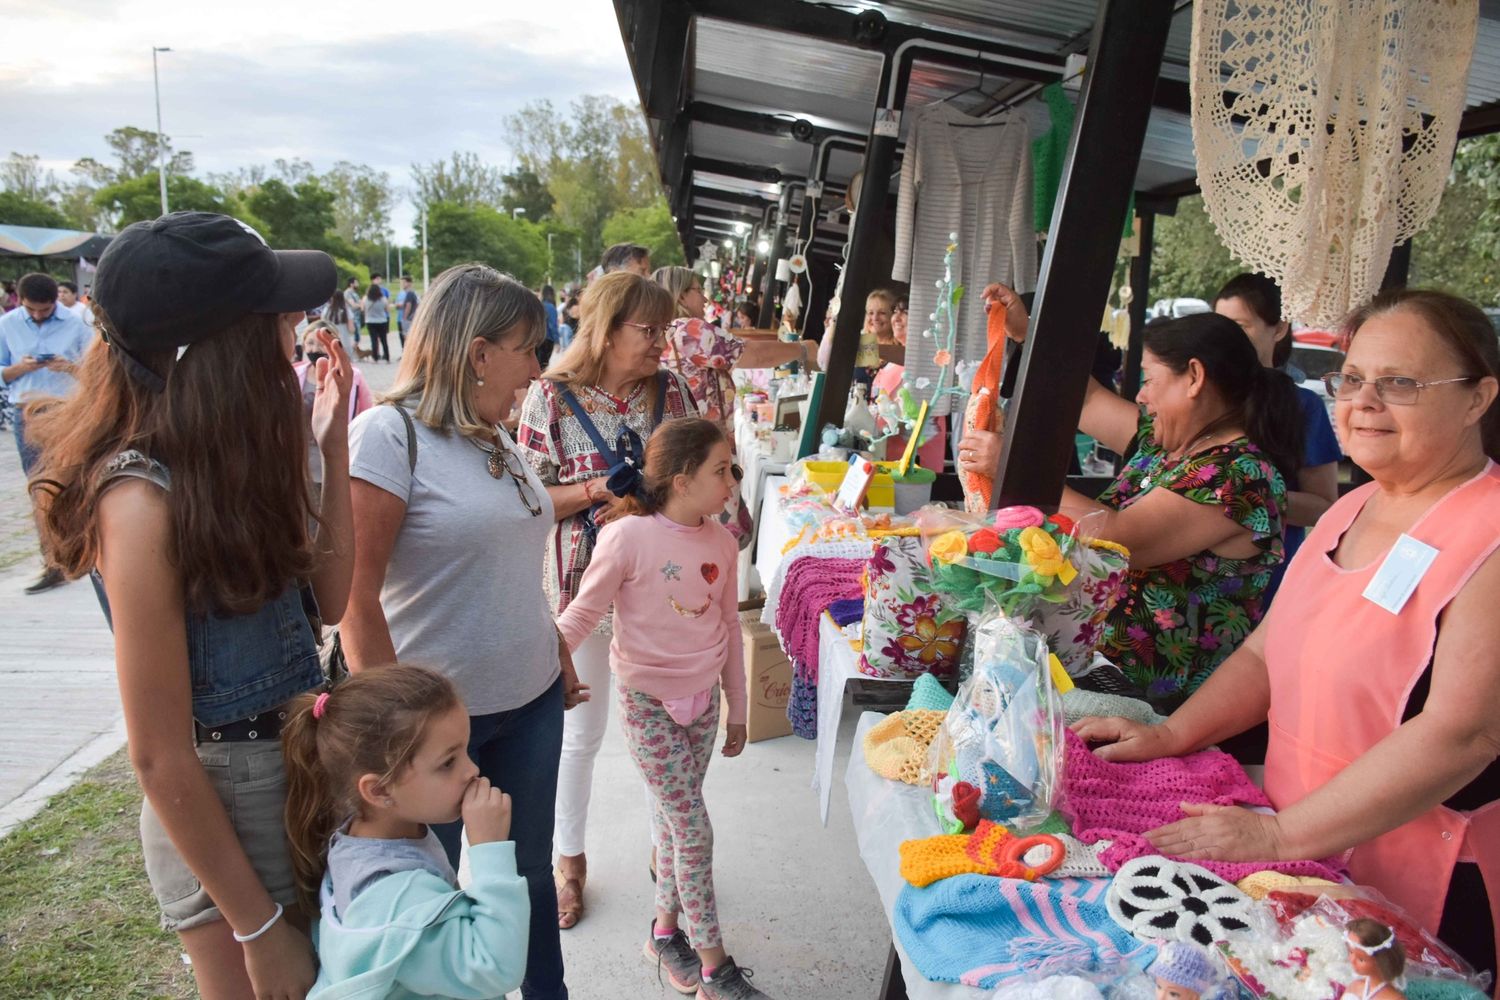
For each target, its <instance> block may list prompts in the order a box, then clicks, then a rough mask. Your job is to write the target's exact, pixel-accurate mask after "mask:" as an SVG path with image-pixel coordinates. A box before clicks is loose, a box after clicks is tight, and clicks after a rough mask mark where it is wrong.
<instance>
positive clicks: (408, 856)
mask: <svg viewBox="0 0 1500 1000" xmlns="http://www.w3.org/2000/svg"><path fill="white" fill-rule="evenodd" d="M407 871H429V872H432V874H434V875H436V876H437V877H438V878H440V879H442V880H443V881H444V882H447V883H448V884H449V885H451V886H453V887H454V888H455V889H456V888H458V878H457V877H456V876H455V875H454V874H453V866H452V865H450V864H449V863H448V855H446V854H444V853H443V845H442V844H440V843H438V839H437V834H435V833H433V832H432V829H431V828H430V827H429V828H428V830H427V833H426V835H425V836H423V837H422V838H421V839H419V840H383V839H380V838H378V837H355V836H352V835H351V834H350V833H349V824H348V823H345V824H344V825H343V826H341V827H339V829H338V832H337V833H335V834H334V835H333V840H332V842H330V843H329V845H328V880H329V881H330V882H332V883H333V908H334V912H336V913H337V914H338V915H339V916H340V917H343V916H344V915H345V914H346V913H348V912H349V904H350V903H352V902H354V897H355V896H358V895H359V894H360V893H361V892H364V891H365V890H366V889H368V888H369V887H370V886H372V885H374V884H375V883H376V882H378V881H380V880H381V879H382V878H384V877H385V876H387V875H394V874H396V873H397V872H407Z"/></svg>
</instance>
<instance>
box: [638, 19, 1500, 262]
mask: <svg viewBox="0 0 1500 1000" xmlns="http://www.w3.org/2000/svg"><path fill="white" fill-rule="evenodd" d="M1166 2H1170V3H1171V4H1172V7H1173V11H1172V19H1171V25H1170V28H1169V33H1168V36H1167V40H1166V45H1165V50H1164V52H1163V56H1162V61H1161V67H1160V71H1159V81H1158V84H1157V88H1156V93H1155V95H1154V98H1153V102H1152V103H1153V107H1152V110H1151V116H1150V119H1149V121H1148V124H1147V130H1146V143H1145V147H1144V149H1143V151H1142V155H1141V160H1140V164H1139V167H1138V169H1137V171H1136V175H1135V190H1136V191H1137V192H1138V193H1139V194H1141V195H1145V196H1148V197H1149V196H1153V195H1154V196H1157V197H1163V198H1176V197H1179V196H1181V195H1182V194H1186V193H1190V192H1192V191H1194V190H1195V189H1196V184H1195V180H1194V178H1195V173H1196V171H1195V167H1194V158H1193V142H1192V129H1191V126H1190V123H1189V119H1188V88H1187V79H1188V58H1189V48H1190V42H1191V37H1190V36H1191V24H1192V4H1191V2H1190V0H1166ZM616 8H617V12H618V14H619V18H620V22H621V27H622V31H623V32H624V34H625V38H626V47H627V51H628V52H629V53H630V56H631V65H632V68H633V70H634V73H635V77H636V81H637V84H638V86H639V89H640V91H641V95H642V102H643V104H644V105H645V106H646V108H647V114H648V118H649V119H650V122H651V131H652V135H653V139H654V140H655V144H656V151H657V156H658V162H659V164H660V167H661V174H662V178H663V183H664V186H665V187H666V189H667V193H668V197H669V200H670V202H671V205H672V208H673V213H674V215H675V217H676V218H677V220H678V223H679V231H680V233H681V235H682V238H683V242H684V244H685V245H686V246H689V247H692V246H694V245H696V244H698V243H700V242H701V241H702V240H704V239H718V238H722V237H723V236H724V235H726V234H729V233H732V232H733V226H734V223H735V222H740V221H743V222H747V223H752V224H760V223H761V222H762V220H763V216H764V213H765V211H766V209H767V207H768V206H770V205H772V204H774V203H775V201H776V200H777V197H778V195H779V193H780V188H781V186H783V185H787V184H799V183H802V182H805V181H806V180H808V179H809V178H810V177H812V178H814V179H817V180H822V181H824V182H826V184H825V187H824V191H823V199H822V201H821V202H820V203H819V208H820V209H821V210H822V211H823V212H824V213H825V218H824V219H822V220H820V222H819V226H818V228H817V230H816V234H815V238H814V239H813V242H812V244H811V246H810V247H809V250H810V252H811V253H814V254H819V253H822V254H830V255H831V254H834V253H836V252H837V251H838V248H839V247H841V246H842V245H843V243H844V241H845V239H846V238H847V230H846V229H845V226H844V221H843V220H842V219H841V218H838V217H835V218H832V219H829V218H826V213H827V212H828V210H829V209H830V208H833V209H836V208H837V206H839V205H841V204H842V193H843V189H844V187H845V186H846V185H847V184H848V183H849V180H850V178H851V177H852V176H853V175H854V173H855V172H856V171H857V170H859V168H860V165H861V163H862V161H863V156H864V140H865V135H866V134H867V133H868V131H869V128H870V121H871V117H872V115H873V112H874V110H875V107H876V106H877V103H882V102H881V101H880V95H879V89H880V81H881V69H882V62H883V58H882V54H883V50H885V49H888V48H889V47H890V42H891V41H892V40H893V39H894V40H896V44H897V45H899V44H901V42H903V41H908V40H910V39H915V38H920V37H923V36H929V37H932V38H934V39H937V40H939V44H942V43H949V44H951V43H953V42H955V41H956V42H959V43H960V45H967V46H968V49H967V53H965V52H964V51H963V50H962V49H960V51H959V52H954V53H939V52H936V51H930V50H926V49H924V50H923V52H922V54H921V55H919V56H918V57H917V58H916V59H915V61H914V62H913V64H912V66H911V69H910V79H909V83H907V84H906V94H905V105H906V106H907V107H915V106H918V105H922V104H927V103H931V102H933V101H937V100H940V99H943V98H945V97H948V96H950V95H953V94H957V93H959V92H960V91H965V90H968V89H970V88H975V87H982V93H981V92H978V91H976V92H972V93H969V94H967V95H966V96H961V97H958V98H956V99H955V101H954V103H955V105H956V106H958V107H960V108H962V109H964V110H966V111H969V112H971V113H975V114H981V113H984V112H986V111H988V110H990V109H993V108H995V107H997V106H999V105H1000V104H1004V103H1012V102H1014V103H1013V104H1012V106H1014V107H1017V108H1019V109H1021V110H1023V111H1024V112H1025V113H1026V115H1027V116H1028V118H1029V119H1030V120H1031V124H1032V133H1033V134H1038V133H1039V132H1041V131H1042V130H1044V129H1045V128H1046V127H1047V122H1048V117H1047V110H1046V106H1045V105H1044V104H1042V103H1041V101H1040V100H1039V99H1038V98H1037V97H1036V94H1037V92H1038V91H1039V90H1040V88H1041V86H1042V85H1043V84H1044V83H1045V82H1047V81H1049V80H1054V79H1060V78H1061V76H1062V75H1063V72H1064V64H1065V61H1066V58H1067V56H1068V55H1069V54H1070V53H1086V52H1087V48H1088V42H1089V36H1090V33H1091V31H1092V29H1093V26H1094V22H1095V17H1096V14H1097V13H1098V4H1097V3H1096V2H1095V0H901V2H878V3H870V2H858V3H854V4H850V5H847V6H844V5H840V6H837V7H835V6H832V5H828V4H823V3H814V2H808V0H748V2H747V0H676V2H674V0H654V2H653V0H617V2H616ZM674 22H675V23H674ZM678 38H680V42H679V43H678V44H677V45H676V46H675V47H674V51H673V52H672V53H665V52H660V51H654V49H655V45H656V43H657V39H666V40H675V39H678ZM646 48H652V49H653V52H652V57H653V58H652V59H651V61H649V62H647V61H645V60H643V58H642V56H643V55H645V54H646V53H645V52H644V51H643V50H644V49H646ZM981 51H985V52H988V53H989V54H990V55H991V56H992V57H993V58H990V59H986V60H985V64H984V68H983V71H982V73H981V72H980V71H979V70H978V69H976V68H975V64H976V62H977V60H976V59H975V58H973V57H974V56H977V55H978V54H979V53H980V52H981ZM965 55H967V56H968V58H964V57H965ZM675 59H680V63H677V64H676V65H674V64H673V62H674V60H675ZM1023 64H1024V65H1023ZM674 85H675V86H674ZM666 91H673V93H666ZM986 95H990V96H986ZM1467 107H1468V114H1467V115H1466V116H1465V119H1464V123H1463V127H1462V129H1461V132H1460V134H1461V135H1475V134H1481V133H1485V132H1491V131H1496V130H1500V0H1483V2H1482V3H1481V19H1480V25H1479V37H1478V40H1477V42H1476V45H1475V54H1474V59H1473V63H1472V65H1471V67H1470V71H1469V90H1468V101H1467ZM830 139H834V140H837V139H844V140H847V141H846V142H838V143H836V144H835V145H834V146H833V148H832V149H831V151H830V152H829V154H828V156H827V161H826V169H824V170H823V171H822V172H821V176H815V175H818V174H819V171H818V163H817V154H818V151H819V146H820V145H821V144H823V143H824V142H825V141H827V140H830ZM809 207H810V206H809ZM790 209H791V213H792V217H793V220H794V222H795V221H797V220H798V219H799V217H800V213H801V211H802V210H803V205H802V202H801V200H800V199H795V198H794V199H793V200H792V203H791V205H790Z"/></svg>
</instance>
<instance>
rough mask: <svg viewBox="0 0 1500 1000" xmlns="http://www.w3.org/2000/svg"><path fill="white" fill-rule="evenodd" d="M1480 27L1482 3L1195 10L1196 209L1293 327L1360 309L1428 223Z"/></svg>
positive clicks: (1319, 0) (1291, 3)
mask: <svg viewBox="0 0 1500 1000" xmlns="http://www.w3.org/2000/svg"><path fill="white" fill-rule="evenodd" d="M1478 16H1479V4H1478V0H1196V2H1195V3H1194V4H1193V48H1192V66H1193V74H1192V119H1193V146H1194V150H1195V152H1196V155H1197V160H1198V185H1199V187H1200V188H1202V190H1203V203H1204V206H1205V207H1206V208H1207V210H1208V214H1209V217H1210V218H1211V219H1212V220H1213V223H1214V227H1215V228H1216V229H1217V230H1218V233H1219V238H1220V239H1221V240H1223V241H1224V244H1225V246H1227V247H1228V248H1229V250H1230V252H1231V253H1232V254H1233V255H1234V256H1235V257H1236V258H1238V259H1239V260H1240V261H1242V262H1243V263H1244V264H1246V265H1248V266H1249V267H1251V268H1252V269H1255V270H1258V271H1262V272H1264V273H1265V274H1267V275H1269V276H1270V277H1272V278H1275V279H1276V280H1277V281H1278V282H1279V283H1280V284H1281V291H1282V302H1283V303H1284V309H1285V312H1286V315H1287V317H1288V318H1292V319H1300V320H1303V321H1304V322H1307V323H1311V324H1314V325H1322V326H1326V325H1332V324H1334V323H1336V322H1337V321H1338V320H1339V319H1341V318H1342V317H1343V315H1344V314H1345V313H1346V312H1348V311H1349V310H1350V309H1351V308H1353V307H1355V306H1358V305H1361V304H1363V303H1364V302H1365V301H1366V300H1367V299H1368V298H1369V297H1370V296H1371V295H1372V294H1374V292H1375V291H1377V290H1378V289H1379V287H1380V281H1381V278H1382V277H1383V276H1384V273H1385V268H1386V264H1387V263H1388V262H1389V260H1390V254H1391V248H1392V247H1393V246H1395V245H1396V244H1397V243H1400V242H1401V241H1403V240H1406V239H1410V238H1411V237H1412V236H1413V235H1415V234H1416V233H1417V232H1418V231H1419V230H1420V229H1421V228H1422V227H1423V226H1425V225H1426V224H1427V222H1428V221H1429V220H1431V218H1432V216H1433V213H1434V212H1436V211H1437V205H1438V200H1439V199H1440V198H1441V197H1442V194H1443V188H1444V186H1445V184H1446V183H1447V179H1448V169H1449V163H1450V161H1451V160H1452V157H1453V146H1454V143H1455V141H1456V138H1457V134H1458V120H1459V116H1460V115H1461V114H1462V112H1463V106H1464V87H1465V80H1466V78H1467V76H1468V70H1469V58H1470V56H1471V55H1472V54H1473V48H1474V37H1475V32H1476V30H1477V27H1478ZM1230 95H1232V96H1230Z"/></svg>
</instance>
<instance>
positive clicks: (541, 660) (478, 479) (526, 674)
mask: <svg viewBox="0 0 1500 1000" xmlns="http://www.w3.org/2000/svg"><path fill="white" fill-rule="evenodd" d="M413 425H414V427H415V429H416V434H417V468H416V472H415V474H413V473H412V472H411V467H410V465H409V463H408V457H407V450H406V425H405V423H404V422H403V421H402V419H401V414H399V413H397V412H396V410H395V408H394V407H391V406H372V407H370V408H369V409H368V410H366V411H365V412H364V413H361V414H360V415H359V416H358V417H356V418H355V419H354V422H353V423H352V424H350V425H349V475H350V476H352V477H353V478H355V479H362V480H364V481H365V482H367V483H370V484H372V485H374V486H378V487H380V488H381V489H383V490H385V491H386V492H388V493H391V494H393V495H395V496H397V497H399V498H400V499H402V500H404V501H405V502H406V516H405V518H404V519H403V520H402V522H401V530H400V531H399V532H398V534H397V535H396V544H395V547H394V548H393V549H392V550H391V560H390V564H389V565H388V566H387V567H386V572H385V586H384V587H383V588H382V589H381V592H380V604H381V607H382V608H383V609H384V610H385V618H386V621H387V622H388V623H389V625H390V630H391V641H392V642H393V643H394V644H395V647H396V656H397V658H398V659H400V660H401V662H402V663H410V664H414V665H416V666H421V667H429V668H431V669H433V670H436V671H438V672H439V673H441V674H443V675H444V676H445V677H447V678H449V679H450V680H452V681H453V683H454V684H455V685H456V686H457V687H458V693H459V696H460V697H462V698H463V700H464V704H465V705H466V706H467V707H468V710H469V714H470V715H489V714H491V713H494V712H504V711H508V710H510V709H513V708H520V707H521V706H523V705H526V704H528V703H530V702H532V701H535V700H536V699H537V698H538V697H540V696H541V695H542V694H543V693H544V692H545V691H546V690H547V689H548V688H549V687H551V686H552V682H553V681H555V680H557V676H558V671H559V668H558V662H557V630H556V628H555V627H554V625H553V622H552V615H551V612H550V611H549V610H548V607H547V598H546V595H545V594H544V593H543V591H542V558H543V553H544V551H545V549H546V546H547V536H548V534H549V532H550V531H551V530H552V520H553V518H552V500H551V498H549V497H548V496H547V490H546V489H545V488H544V487H543V486H542V483H541V480H539V479H537V477H536V473H534V472H532V471H531V468H530V466H529V465H528V464H527V462H526V461H525V460H524V459H522V458H521V457H520V455H519V453H517V454H516V455H515V457H514V458H513V459H512V460H511V461H510V462H508V463H507V464H508V466H509V467H510V468H512V469H515V470H517V471H519V472H521V473H522V475H524V476H526V479H527V483H528V484H529V485H530V487H531V488H530V490H529V491H528V496H529V497H534V498H535V500H536V502H537V504H538V505H539V506H540V507H541V513H540V514H538V515H535V516H533V515H532V514H531V512H530V511H528V510H527V509H526V507H525V505H524V504H523V502H522V500H521V496H520V494H519V493H518V491H517V489H516V484H515V482H514V481H513V480H512V479H511V477H510V474H509V473H506V474H505V475H503V476H502V477H501V478H499V479H495V478H493V477H492V476H491V475H490V473H489V462H488V458H489V456H488V454H487V453H486V452H485V451H484V450H482V449H481V448H480V447H479V446H478V444H477V443H476V442H475V441H473V440H472V439H470V438H466V437H463V436H462V435H459V434H457V433H449V434H445V433H442V432H439V431H435V430H433V429H431V428H430V427H428V426H427V425H426V424H423V423H422V422H421V421H419V420H413ZM499 434H500V440H501V444H502V446H503V447H505V448H507V449H509V450H511V451H512V452H514V451H515V448H516V445H515V442H513V441H512V440H511V439H510V436H509V435H507V434H506V433H505V431H504V430H503V429H502V430H500V432H499Z"/></svg>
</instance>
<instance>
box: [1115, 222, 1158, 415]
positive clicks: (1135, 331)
mask: <svg viewBox="0 0 1500 1000" xmlns="http://www.w3.org/2000/svg"><path fill="white" fill-rule="evenodd" d="M1138 217H1139V218H1140V220H1141V232H1140V237H1141V239H1140V251H1141V252H1140V254H1139V255H1137V256H1136V258H1135V259H1134V260H1132V261H1131V262H1130V309H1129V310H1128V312H1129V313H1130V343H1129V345H1128V346H1127V347H1126V348H1125V372H1124V374H1123V375H1121V376H1120V395H1121V396H1124V397H1125V398H1126V399H1132V400H1133V399H1135V394H1136V393H1137V392H1139V391H1140V389H1141V345H1142V344H1143V343H1145V339H1146V307H1147V306H1148V305H1150V302H1149V299H1150V295H1151V248H1152V247H1153V246H1154V245H1155V242H1156V213H1155V212H1153V211H1151V210H1150V209H1149V208H1147V209H1142V210H1141V211H1140V212H1139V215H1138Z"/></svg>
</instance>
